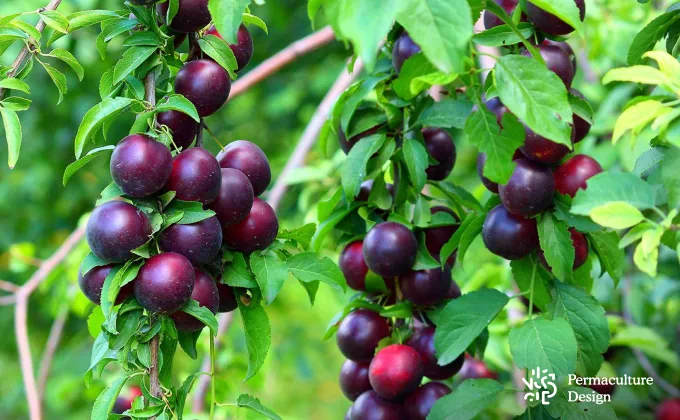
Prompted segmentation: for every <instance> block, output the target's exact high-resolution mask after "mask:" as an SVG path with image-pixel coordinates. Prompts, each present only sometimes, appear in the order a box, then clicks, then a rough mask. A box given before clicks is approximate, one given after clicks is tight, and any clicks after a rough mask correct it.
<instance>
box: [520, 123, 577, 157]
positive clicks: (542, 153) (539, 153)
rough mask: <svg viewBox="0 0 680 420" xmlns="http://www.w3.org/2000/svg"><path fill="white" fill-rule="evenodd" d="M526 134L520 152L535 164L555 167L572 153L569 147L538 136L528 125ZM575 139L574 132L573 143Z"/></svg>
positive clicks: (525, 128) (525, 130)
mask: <svg viewBox="0 0 680 420" xmlns="http://www.w3.org/2000/svg"><path fill="white" fill-rule="evenodd" d="M524 133H525V135H526V136H525V140H524V145H523V146H522V147H520V150H521V151H522V154H523V155H524V156H526V158H527V159H529V160H532V161H534V162H540V163H545V164H546V165H555V164H558V163H560V161H561V160H562V159H564V157H565V156H566V155H568V154H569V152H570V151H571V150H570V149H569V147H567V146H565V145H564V144H559V143H555V142H553V141H551V140H548V139H547V138H545V137H543V136H541V135H539V134H536V133H535V132H534V131H533V130H532V129H530V128H529V127H527V126H526V125H525V126H524ZM573 138H574V132H572V141H573Z"/></svg>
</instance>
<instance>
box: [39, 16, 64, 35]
mask: <svg viewBox="0 0 680 420" xmlns="http://www.w3.org/2000/svg"><path fill="white" fill-rule="evenodd" d="M39 14H40V18H41V19H42V20H43V22H45V24H46V25H47V26H49V27H50V28H52V29H54V30H55V31H59V32H61V33H63V34H67V33H68V32H69V28H68V25H69V23H68V19H67V18H66V16H64V15H62V14H61V13H59V12H58V11H56V10H43V11H41V12H39Z"/></svg>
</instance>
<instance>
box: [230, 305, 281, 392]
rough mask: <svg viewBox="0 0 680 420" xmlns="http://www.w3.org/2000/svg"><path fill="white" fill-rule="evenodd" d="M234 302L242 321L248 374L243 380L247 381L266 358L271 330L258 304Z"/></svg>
mask: <svg viewBox="0 0 680 420" xmlns="http://www.w3.org/2000/svg"><path fill="white" fill-rule="evenodd" d="M236 300H237V301H238V307H239V312H240V313H241V319H242V320H243V329H244V332H245V336H246V347H247V348H248V372H247V373H246V377H245V379H244V381H247V380H248V379H250V378H252V377H253V376H254V375H255V374H256V373H257V372H258V371H259V370H260V368H261V367H262V365H263V364H264V360H265V359H266V358H267V353H268V352H269V347H270V346H271V341H272V330H271V326H270V325H269V318H268V317H267V313H266V312H265V310H264V308H263V307H262V305H260V304H259V302H255V301H251V302H250V305H246V304H244V303H243V302H242V301H241V299H239V298H237V299H236Z"/></svg>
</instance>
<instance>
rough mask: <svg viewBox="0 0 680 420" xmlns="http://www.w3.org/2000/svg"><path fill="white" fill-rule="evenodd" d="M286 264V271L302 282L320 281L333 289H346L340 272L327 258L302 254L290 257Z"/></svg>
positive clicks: (310, 253) (314, 254) (306, 253)
mask: <svg viewBox="0 0 680 420" xmlns="http://www.w3.org/2000/svg"><path fill="white" fill-rule="evenodd" d="M286 264H287V265H288V271H290V273H291V274H292V275H293V276H295V278H297V279H298V280H300V281H302V282H305V283H311V282H315V281H322V282H324V283H326V284H328V285H330V286H331V287H333V288H335V289H338V290H343V291H344V290H345V289H346V286H345V280H344V277H343V275H342V271H340V269H339V268H338V265H337V264H335V263H334V262H333V261H331V260H330V258H328V257H323V258H318V257H317V256H316V253H314V252H302V253H299V254H296V255H293V256H292V257H290V258H289V259H288V260H286Z"/></svg>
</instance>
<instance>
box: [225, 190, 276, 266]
mask: <svg viewBox="0 0 680 420" xmlns="http://www.w3.org/2000/svg"><path fill="white" fill-rule="evenodd" d="M278 233H279V219H278V218H277V217H276V212H275V211H274V209H273V208H272V207H271V206H270V205H269V204H267V203H266V202H264V201H262V200H260V199H259V198H256V199H255V200H254V201H253V207H252V208H251V209H250V213H248V216H246V218H245V219H243V220H241V221H240V222H238V223H235V224H233V225H229V226H227V227H225V228H223V230H222V234H223V235H222V236H223V238H224V243H225V245H227V247H229V249H233V250H235V251H238V252H243V253H248V252H253V251H262V250H265V249H266V248H267V247H268V246H269V245H271V244H272V243H273V242H274V241H275V240H276V235H277V234H278Z"/></svg>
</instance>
